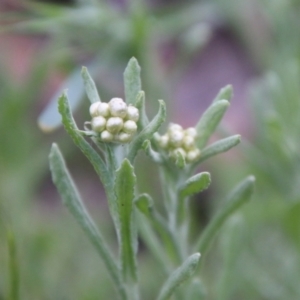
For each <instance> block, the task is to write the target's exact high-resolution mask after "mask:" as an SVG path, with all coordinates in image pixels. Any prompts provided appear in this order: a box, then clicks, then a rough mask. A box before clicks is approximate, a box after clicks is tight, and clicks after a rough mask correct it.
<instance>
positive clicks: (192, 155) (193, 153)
mask: <svg viewBox="0 0 300 300" xmlns="http://www.w3.org/2000/svg"><path fill="white" fill-rule="evenodd" d="M199 157H200V150H199V149H197V148H195V149H193V150H190V151H188V153H187V156H186V159H187V161H188V162H194V161H195V160H197V159H198V158H199Z"/></svg>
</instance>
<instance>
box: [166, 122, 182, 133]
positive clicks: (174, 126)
mask: <svg viewBox="0 0 300 300" xmlns="http://www.w3.org/2000/svg"><path fill="white" fill-rule="evenodd" d="M181 130H182V126H181V125H179V124H175V123H170V125H169V128H168V131H169V132H173V131H181Z"/></svg>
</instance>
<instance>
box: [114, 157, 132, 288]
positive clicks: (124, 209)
mask: <svg viewBox="0 0 300 300" xmlns="http://www.w3.org/2000/svg"><path fill="white" fill-rule="evenodd" d="M135 182H136V177H135V174H134V170H133V167H132V165H131V164H130V162H129V161H128V159H126V158H125V159H124V160H123V162H122V164H121V167H120V168H119V169H118V170H117V171H116V181H115V192H116V200H117V206H118V213H119V220H120V230H121V231H120V238H121V240H120V243H121V244H120V257H121V267H122V272H123V278H124V280H125V281H132V282H136V281H137V273H136V272H137V270H136V257H135V251H134V248H135V246H134V245H135V244H136V241H134V238H135V235H134V234H133V231H132V230H133V223H132V222H133V220H132V219H133V198H134V187H135Z"/></svg>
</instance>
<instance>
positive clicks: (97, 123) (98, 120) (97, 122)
mask: <svg viewBox="0 0 300 300" xmlns="http://www.w3.org/2000/svg"><path fill="white" fill-rule="evenodd" d="M105 124H106V120H105V118H103V117H101V116H98V117H94V118H93V119H92V122H91V126H92V129H93V130H94V131H96V132H101V131H103V129H105Z"/></svg>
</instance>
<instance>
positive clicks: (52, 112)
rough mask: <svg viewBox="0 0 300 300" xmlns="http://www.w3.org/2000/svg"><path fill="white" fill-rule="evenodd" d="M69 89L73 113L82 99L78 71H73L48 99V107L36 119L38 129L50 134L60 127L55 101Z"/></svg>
mask: <svg viewBox="0 0 300 300" xmlns="http://www.w3.org/2000/svg"><path fill="white" fill-rule="evenodd" d="M67 88H69V89H70V92H69V98H70V108H71V110H72V111H75V110H76V108H77V107H78V106H79V104H80V101H81V100H82V99H83V94H84V88H83V83H82V79H81V76H80V70H79V69H77V70H75V71H74V72H73V73H72V74H71V75H70V77H69V78H68V79H67V80H66V81H65V82H64V83H63V84H62V86H61V87H60V89H59V90H58V91H57V92H56V93H55V94H54V95H53V97H52V98H51V99H50V101H49V103H48V105H47V106H46V108H45V109H44V110H43V112H42V113H41V114H40V116H39V118H38V125H39V127H40V128H41V129H42V130H43V131H45V132H51V131H53V130H55V129H56V128H58V127H59V126H61V118H60V115H59V113H58V111H57V99H58V98H59V97H60V95H61V94H62V92H63V91H64V90H65V89H67Z"/></svg>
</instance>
